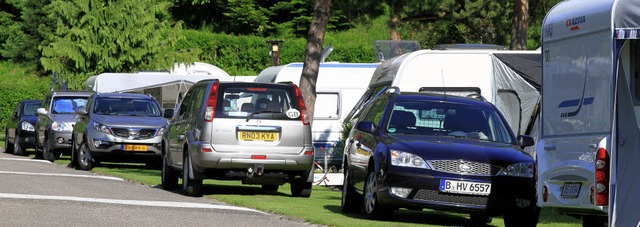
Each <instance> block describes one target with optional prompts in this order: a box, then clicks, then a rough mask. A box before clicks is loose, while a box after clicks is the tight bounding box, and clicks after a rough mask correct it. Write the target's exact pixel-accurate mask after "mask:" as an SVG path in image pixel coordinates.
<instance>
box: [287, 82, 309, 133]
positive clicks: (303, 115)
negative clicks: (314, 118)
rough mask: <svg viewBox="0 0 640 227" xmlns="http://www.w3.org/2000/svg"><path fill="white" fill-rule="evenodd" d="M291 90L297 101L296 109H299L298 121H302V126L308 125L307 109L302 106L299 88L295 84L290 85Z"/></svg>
mask: <svg viewBox="0 0 640 227" xmlns="http://www.w3.org/2000/svg"><path fill="white" fill-rule="evenodd" d="M291 87H293V90H294V91H295V92H296V98H297V99H298V107H299V108H300V120H302V124H304V125H309V119H307V107H306V106H305V105H304V99H302V93H301V92H300V88H298V86H296V85H295V84H291Z"/></svg>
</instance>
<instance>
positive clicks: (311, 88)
mask: <svg viewBox="0 0 640 227" xmlns="http://www.w3.org/2000/svg"><path fill="white" fill-rule="evenodd" d="M330 10H331V0H316V3H315V6H314V7H313V12H314V13H313V20H312V21H311V27H310V28H309V33H308V34H307V50H306V54H305V57H304V65H303V66H302V76H301V77H300V92H301V93H302V97H304V104H305V106H306V107H307V112H306V116H305V117H306V118H307V119H308V121H309V122H310V123H311V124H313V112H314V106H315V103H316V81H318V71H319V68H320V54H321V53H322V42H323V41H324V32H325V29H326V27H327V23H328V22H329V13H330Z"/></svg>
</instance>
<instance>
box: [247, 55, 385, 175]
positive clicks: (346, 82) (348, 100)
mask: <svg viewBox="0 0 640 227" xmlns="http://www.w3.org/2000/svg"><path fill="white" fill-rule="evenodd" d="M378 65H379V63H320V68H319V71H318V80H317V82H316V103H315V109H314V110H315V112H314V116H313V125H312V132H313V145H314V147H315V148H316V161H317V162H318V163H321V165H323V167H324V168H325V169H326V168H327V167H328V168H333V169H336V170H337V169H339V168H341V165H342V154H341V153H340V152H339V153H338V154H336V150H335V149H334V148H335V147H336V145H338V142H339V141H340V137H341V133H342V122H343V120H344V117H345V116H346V115H347V113H349V111H351V109H352V108H353V106H354V105H355V104H356V102H357V101H358V98H360V96H362V94H363V93H364V92H365V90H367V86H368V85H369V81H370V80H371V76H372V75H373V72H374V71H375V69H376V67H377V66H378ZM302 66H303V64H302V63H291V64H287V65H282V66H272V67H269V68H267V69H265V70H263V71H262V72H261V73H260V74H259V75H258V77H257V78H256V80H255V82H262V83H278V82H293V83H295V84H296V85H299V83H300V76H301V75H302ZM324 154H327V155H326V156H325V155H324ZM325 158H326V161H325ZM331 184H333V185H341V184H342V180H335V182H331Z"/></svg>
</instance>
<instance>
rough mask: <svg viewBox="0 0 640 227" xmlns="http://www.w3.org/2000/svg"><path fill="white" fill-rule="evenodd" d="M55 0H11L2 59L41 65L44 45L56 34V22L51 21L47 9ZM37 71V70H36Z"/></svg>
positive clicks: (5, 18)
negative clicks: (41, 47) (54, 25)
mask: <svg viewBox="0 0 640 227" xmlns="http://www.w3.org/2000/svg"><path fill="white" fill-rule="evenodd" d="M50 2H51V0H12V1H8V2H7V3H9V4H10V5H8V6H7V7H8V8H9V9H10V10H9V11H5V12H2V13H3V15H2V16H0V17H2V22H0V23H2V26H6V27H5V28H6V30H5V29H3V31H4V32H3V34H2V36H3V38H2V39H1V40H2V41H4V42H3V43H2V48H0V54H2V57H4V58H9V59H11V60H13V61H14V62H22V63H28V64H33V65H35V66H39V65H38V64H37V63H38V61H39V59H40V57H41V51H40V46H41V45H46V43H47V37H48V36H50V35H51V34H52V32H53V24H54V21H51V20H49V19H48V18H47V16H46V15H47V11H46V9H45V6H47V5H48V4H49V3H50ZM35 68H37V67H35Z"/></svg>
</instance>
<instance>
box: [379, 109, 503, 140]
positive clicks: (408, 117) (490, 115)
mask: <svg viewBox="0 0 640 227" xmlns="http://www.w3.org/2000/svg"><path fill="white" fill-rule="evenodd" d="M389 119H390V120H389V121H388V123H387V128H386V130H387V132H389V133H405V134H421V135H436V136H452V137H458V138H471V139H479V140H488V141H494V142H501V143H509V144H510V143H512V142H513V141H512V137H511V133H510V132H509V129H508V128H507V127H506V125H505V123H504V121H503V120H502V118H500V115H499V114H498V112H497V111H496V110H493V109H484V108H474V107H469V106H466V105H459V104H452V103H438V102H430V101H398V102H396V103H395V104H394V106H393V111H392V112H391V116H390V118H389Z"/></svg>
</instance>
